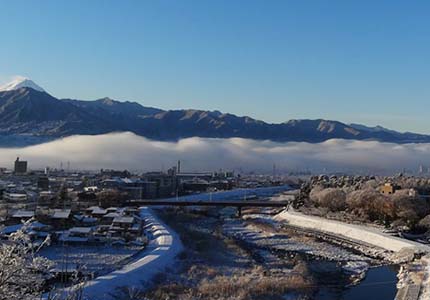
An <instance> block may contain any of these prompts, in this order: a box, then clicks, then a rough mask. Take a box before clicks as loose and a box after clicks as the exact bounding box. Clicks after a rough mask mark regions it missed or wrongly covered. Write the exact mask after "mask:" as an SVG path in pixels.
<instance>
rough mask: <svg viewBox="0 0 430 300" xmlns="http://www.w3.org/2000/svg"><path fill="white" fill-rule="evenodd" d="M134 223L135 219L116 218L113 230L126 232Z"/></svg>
mask: <svg viewBox="0 0 430 300" xmlns="http://www.w3.org/2000/svg"><path fill="white" fill-rule="evenodd" d="M133 223H134V217H124V216H123V217H116V218H115V219H114V220H113V222H112V226H111V229H113V230H116V231H126V230H129V229H130V228H131V227H132V226H133Z"/></svg>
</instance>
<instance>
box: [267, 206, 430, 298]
mask: <svg viewBox="0 0 430 300" xmlns="http://www.w3.org/2000/svg"><path fill="white" fill-rule="evenodd" d="M275 219H276V220H277V221H279V222H286V223H287V224H288V225H290V226H293V227H299V228H304V229H307V230H312V231H316V232H322V233H326V234H329V235H333V236H341V237H343V238H345V239H348V240H351V241H353V242H358V243H360V242H361V243H365V244H367V245H370V246H374V247H377V248H380V249H384V250H387V251H390V252H392V253H394V254H399V253H408V252H410V253H414V252H420V253H423V254H425V253H427V256H425V257H423V258H421V259H420V260H418V261H415V262H413V263H411V264H409V265H405V266H404V267H402V268H401V271H400V273H399V278H401V282H399V284H398V293H397V296H396V298H395V299H396V300H406V299H408V300H418V299H428V298H427V297H428V294H429V291H428V289H429V288H428V285H429V281H430V279H429V277H430V267H429V266H428V263H427V261H428V260H429V258H428V257H429V255H428V253H430V247H428V246H426V245H423V244H420V243H416V242H413V241H408V240H405V239H402V238H400V237H394V236H390V235H388V234H385V233H383V232H381V231H380V230H378V229H376V228H371V227H368V226H362V225H355V224H348V223H343V222H339V221H334V220H328V219H324V218H320V217H315V216H308V215H304V214H301V213H298V212H295V211H288V210H285V211H283V212H281V213H279V214H278V215H276V216H275ZM393 257H396V256H395V255H394V256H393ZM412 258H413V255H412ZM412 266H413V268H412ZM408 269H409V270H408ZM405 270H406V271H405Z"/></svg>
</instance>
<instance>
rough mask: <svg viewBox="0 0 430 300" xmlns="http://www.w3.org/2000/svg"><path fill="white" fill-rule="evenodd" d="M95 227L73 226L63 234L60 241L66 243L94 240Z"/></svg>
mask: <svg viewBox="0 0 430 300" xmlns="http://www.w3.org/2000/svg"><path fill="white" fill-rule="evenodd" d="M92 234H93V228H91V227H73V228H70V229H69V230H66V231H64V232H63V234H61V236H60V238H59V241H61V242H66V243H88V242H90V241H91V240H92Z"/></svg>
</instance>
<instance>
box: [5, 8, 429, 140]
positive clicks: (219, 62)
mask: <svg viewBox="0 0 430 300" xmlns="http://www.w3.org/2000/svg"><path fill="white" fill-rule="evenodd" d="M0 7H1V11H2V14H1V15H2V17H1V18H0V37H1V45H0V83H4V82H6V81H8V80H9V79H10V78H12V77H13V76H16V75H22V76H26V77H29V78H31V79H33V80H34V81H35V82H36V83H38V84H39V85H40V86H42V87H43V88H44V89H45V90H47V91H48V92H49V93H50V94H52V95H54V96H56V97H59V98H66V97H67V98H75V99H88V100H92V99H98V98H102V97H106V96H108V97H111V98H114V99H117V100H132V101H137V102H139V103H141V104H143V105H147V106H155V107H159V108H163V109H179V108H196V109H205V110H220V111H223V112H230V113H235V114H238V115H248V116H251V117H254V118H257V119H262V120H264V121H266V122H276V123H277V122H284V121H286V120H289V119H301V118H312V119H316V118H324V119H333V120H340V121H343V122H347V123H352V122H355V123H364V124H367V125H383V126H386V127H389V128H392V129H396V130H401V131H414V132H420V133H430V129H429V128H430V118H428V116H427V115H428V110H427V109H426V108H427V107H428V99H429V98H430V97H429V96H430V84H429V78H430V55H429V53H430V18H429V17H428V12H429V10H430V2H428V1H383V0H381V1H348V0H339V1H336V0H332V1H323V0H315V1H306V0H305V1H288V0H279V1H276V0H271V1H256V0H242V1H239V0H233V1H231V0H226V1H223V0H217V1H207V0H194V1H191V0H181V1H167V0H166V1H165V0H158V1H144V0H136V1H127V0H125V1H109V0H92V1H86V0H75V1H66V0H45V1H36V0H28V1H21V0H16V1H8V0H0Z"/></svg>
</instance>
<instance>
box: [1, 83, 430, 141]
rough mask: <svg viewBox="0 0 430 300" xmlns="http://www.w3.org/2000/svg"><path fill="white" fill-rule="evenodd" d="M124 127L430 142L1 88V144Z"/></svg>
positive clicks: (176, 135)
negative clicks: (64, 97) (60, 97)
mask: <svg viewBox="0 0 430 300" xmlns="http://www.w3.org/2000/svg"><path fill="white" fill-rule="evenodd" d="M123 131H130V132H133V133H135V134H137V135H140V136H144V137H147V138H149V139H153V140H161V141H175V140H178V139H181V138H187V137H195V136H197V137H207V138H231V137H241V138H249V139H257V140H271V141H276V142H287V141H297V142H311V143H317V142H323V141H326V140H329V139H349V140H376V141H381V142H392V143H427V142H430V136H429V135H423V134H415V133H410V132H405V133H401V132H397V131H394V130H389V129H386V128H383V127H381V126H376V127H368V126H365V125H360V124H345V123H342V122H338V121H330V120H323V119H318V120H290V121H288V122H284V123H279V124H272V123H266V122H263V121H260V120H256V119H253V118H250V117H246V116H236V115H233V114H229V113H221V112H219V111H203V110H193V109H187V110H162V109H158V108H153V107H145V106H142V105H140V104H138V103H136V102H129V101H125V102H120V101H116V100H113V99H110V98H103V99H98V100H94V101H84V100H75V99H58V98H55V97H54V96H52V95H50V94H48V93H47V92H46V91H45V90H44V89H43V88H41V87H40V86H38V85H37V84H35V83H34V82H33V81H31V80H29V79H25V78H21V79H18V80H15V81H14V82H11V83H9V84H7V85H5V86H4V87H2V88H0V145H1V146H17V145H27V144H36V143H41V142H46V141H50V140H54V139H57V138H61V137H66V136H70V135H79V134H85V135H96V134H105V133H110V132H123Z"/></svg>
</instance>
